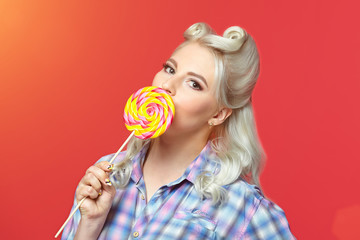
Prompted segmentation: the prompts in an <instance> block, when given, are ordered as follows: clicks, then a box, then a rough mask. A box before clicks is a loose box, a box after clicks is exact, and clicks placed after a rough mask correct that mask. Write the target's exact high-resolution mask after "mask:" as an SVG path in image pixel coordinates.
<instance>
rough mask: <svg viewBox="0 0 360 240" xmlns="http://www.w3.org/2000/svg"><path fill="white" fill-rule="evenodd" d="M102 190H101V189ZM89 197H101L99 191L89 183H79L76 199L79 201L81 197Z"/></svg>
mask: <svg viewBox="0 0 360 240" xmlns="http://www.w3.org/2000/svg"><path fill="white" fill-rule="evenodd" d="M100 192H101V191H100ZM85 197H89V198H91V199H96V198H97V197H99V192H98V191H97V190H96V189H94V188H93V187H92V186H89V185H79V187H78V188H77V189H76V200H77V201H78V202H79V201H80V200H81V199H83V198H85Z"/></svg>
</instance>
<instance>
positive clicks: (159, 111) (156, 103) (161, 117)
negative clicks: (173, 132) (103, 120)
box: [124, 87, 175, 139]
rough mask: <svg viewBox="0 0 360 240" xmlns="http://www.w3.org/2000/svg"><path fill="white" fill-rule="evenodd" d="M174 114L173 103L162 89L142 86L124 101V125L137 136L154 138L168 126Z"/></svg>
mask: <svg viewBox="0 0 360 240" xmlns="http://www.w3.org/2000/svg"><path fill="white" fill-rule="evenodd" d="M174 114H175V108H174V103H173V101H172V99H171V97H170V95H169V94H168V93H167V92H166V91H165V90H164V89H161V88H157V87H144V88H141V89H139V90H138V91H137V92H135V93H134V94H133V95H131V96H130V98H129V100H128V101H127V103H126V106H125V110H124V120H125V126H126V128H127V129H128V130H129V131H134V135H135V137H137V138H140V139H148V138H156V137H158V136H160V135H161V134H163V133H164V132H165V131H166V129H168V128H169V126H170V124H171V123H172V120H173V116H174Z"/></svg>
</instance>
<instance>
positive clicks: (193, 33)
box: [184, 22, 214, 40]
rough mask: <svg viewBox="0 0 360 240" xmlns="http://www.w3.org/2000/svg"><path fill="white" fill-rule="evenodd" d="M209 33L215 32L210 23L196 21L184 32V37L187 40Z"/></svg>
mask: <svg viewBox="0 0 360 240" xmlns="http://www.w3.org/2000/svg"><path fill="white" fill-rule="evenodd" d="M208 33H214V31H213V30H212V29H211V27H210V26H209V25H207V24H206V23H203V22H199V23H194V24H193V25H191V26H190V27H189V28H188V29H187V30H186V31H185V32H184V38H185V39H186V40H189V39H197V38H201V37H202V36H204V35H206V34H208Z"/></svg>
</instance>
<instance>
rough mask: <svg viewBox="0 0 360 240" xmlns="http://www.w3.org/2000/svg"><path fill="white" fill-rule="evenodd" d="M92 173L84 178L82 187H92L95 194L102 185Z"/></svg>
mask: <svg viewBox="0 0 360 240" xmlns="http://www.w3.org/2000/svg"><path fill="white" fill-rule="evenodd" d="M100 181H101V180H99V179H98V178H97V177H96V176H95V175H94V174H93V173H91V172H89V173H87V174H86V175H85V176H84V181H83V183H84V185H90V186H92V187H93V188H94V189H95V190H96V191H97V192H99V191H100V190H101V187H102V184H101V182H100Z"/></svg>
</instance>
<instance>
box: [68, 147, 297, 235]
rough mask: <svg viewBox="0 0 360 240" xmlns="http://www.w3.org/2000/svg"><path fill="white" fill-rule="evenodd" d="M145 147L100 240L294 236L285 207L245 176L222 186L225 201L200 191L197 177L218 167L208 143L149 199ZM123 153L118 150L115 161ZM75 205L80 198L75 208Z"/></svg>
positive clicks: (118, 195) (75, 223) (71, 229)
mask: <svg viewBox="0 0 360 240" xmlns="http://www.w3.org/2000/svg"><path fill="white" fill-rule="evenodd" d="M147 149H148V146H145V147H144V148H143V149H142V150H141V151H140V152H139V153H138V154H137V155H136V157H135V158H134V159H133V171H132V173H131V178H130V181H129V184H128V186H127V188H126V189H125V190H117V192H116V195H115V198H114V201H113V204H112V208H111V210H110V212H109V215H108V217H107V220H106V222H105V224H104V228H103V229H102V232H101V233H100V236H99V238H98V239H101V240H103V239H138V238H141V239H169V240H170V239H171V240H172V239H295V237H294V236H293V235H292V234H291V232H290V229H289V224H288V222H287V219H286V217H285V214H284V212H283V210H282V209H280V208H279V207H278V206H277V205H276V204H274V203H273V202H271V201H269V200H267V199H266V198H265V197H264V196H263V195H262V193H261V191H260V190H259V189H258V188H257V187H256V186H254V185H250V184H248V183H247V182H245V181H244V180H243V179H239V180H237V181H235V182H234V183H232V184H229V185H227V186H224V187H225V189H226V190H227V191H228V200H227V201H226V202H224V203H222V204H221V205H219V204H216V205H214V204H212V203H211V199H202V198H201V197H200V196H199V195H198V193H197V192H196V190H195V188H194V181H195V178H196V176H197V175H199V173H201V172H202V171H203V170H204V169H205V170H210V171H212V172H216V171H218V167H219V165H218V161H219V159H218V158H217V156H216V155H215V153H214V152H213V151H212V149H211V147H210V144H209V143H208V144H207V145H206V147H205V148H204V149H203V150H202V152H201V153H200V154H199V156H198V157H197V158H196V159H195V160H194V161H193V162H192V163H191V164H190V165H189V167H188V168H187V169H186V171H185V172H184V174H183V175H182V176H181V177H180V178H179V179H177V180H176V181H174V182H171V183H169V184H168V185H165V186H162V187H161V188H160V189H158V191H157V192H156V193H155V194H154V195H153V196H152V198H151V199H150V200H149V201H148V202H147V201H146V194H145V191H146V190H145V184H144V180H143V175H142V170H141V165H142V162H143V161H144V158H145V155H146V151H147ZM112 156H113V155H112V154H111V155H108V156H105V157H102V158H101V159H100V160H99V161H109V160H110V159H111V157H112ZM123 157H124V153H122V154H120V155H119V156H118V157H117V159H116V160H115V162H119V161H121V159H122V158H123ZM75 206H76V201H74V205H73V209H74V208H75ZM80 217H81V216H80V212H79V211H77V212H76V214H75V215H74V217H73V218H72V220H71V221H70V222H69V223H68V224H67V226H66V227H65V229H64V232H63V235H62V239H73V238H74V235H75V232H76V229H77V226H78V224H79V221H80Z"/></svg>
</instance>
